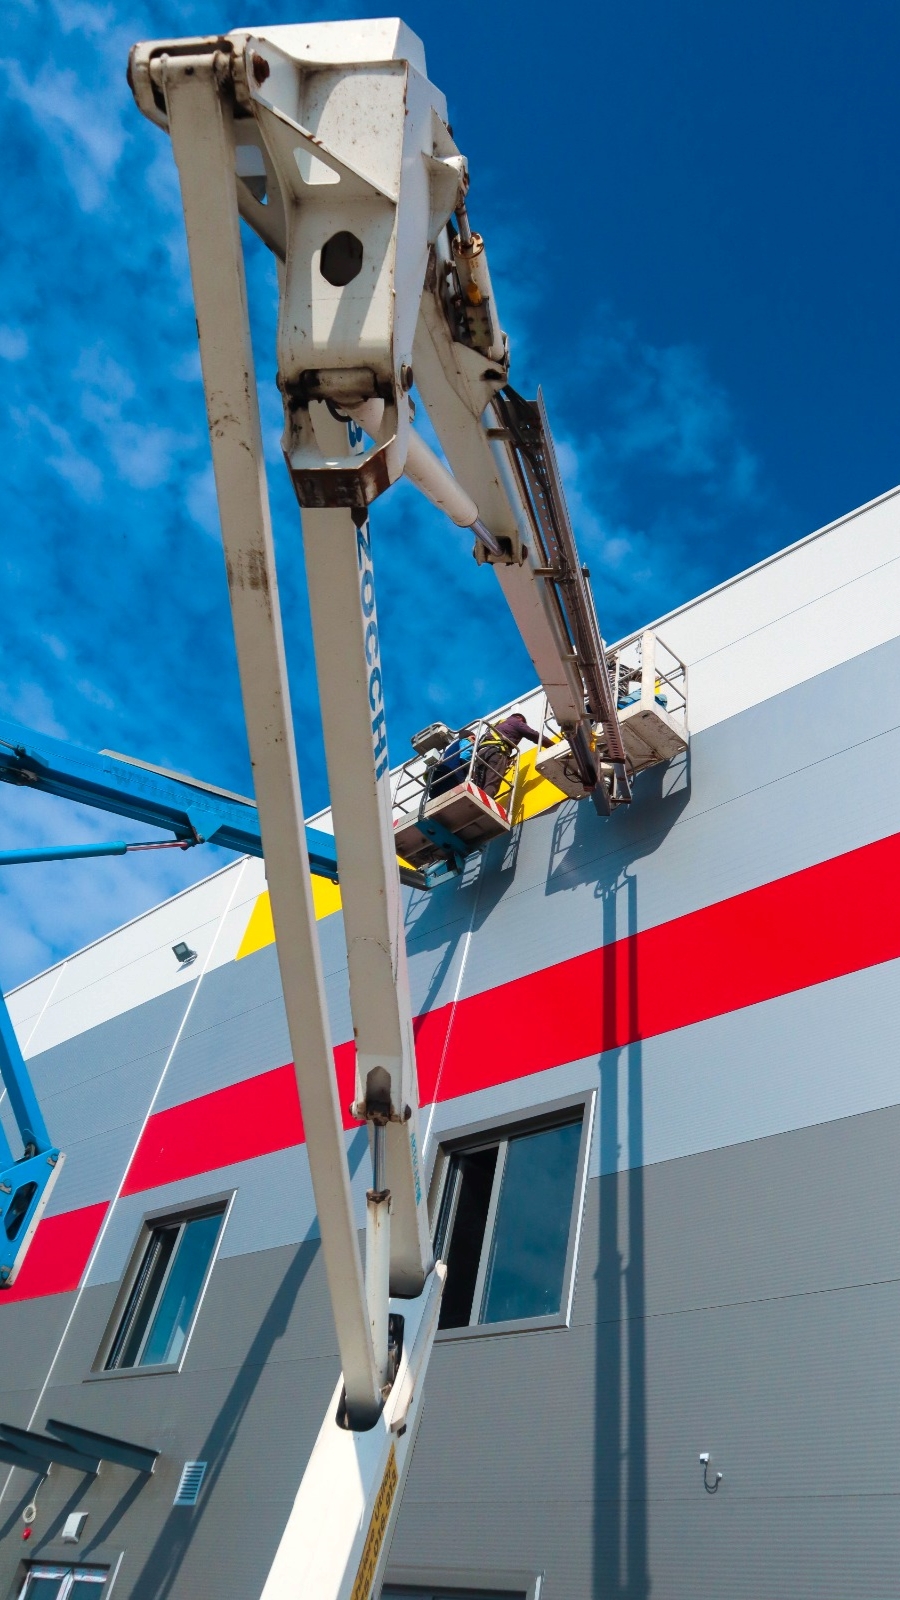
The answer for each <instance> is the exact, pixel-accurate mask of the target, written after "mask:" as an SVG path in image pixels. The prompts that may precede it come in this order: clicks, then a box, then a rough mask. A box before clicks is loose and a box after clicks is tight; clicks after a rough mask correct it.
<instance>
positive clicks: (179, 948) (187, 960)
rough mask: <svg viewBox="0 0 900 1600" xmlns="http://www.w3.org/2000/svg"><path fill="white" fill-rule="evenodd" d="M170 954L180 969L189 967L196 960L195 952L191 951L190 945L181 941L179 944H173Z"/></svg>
mask: <svg viewBox="0 0 900 1600" xmlns="http://www.w3.org/2000/svg"><path fill="white" fill-rule="evenodd" d="M172 954H173V956H175V957H176V958H177V960H178V962H179V963H180V965H181V966H182V967H189V966H190V965H191V964H192V962H194V961H196V959H197V952H196V950H192V949H191V947H190V945H189V944H185V943H184V942H183V941H182V942H181V943H180V944H173V946H172Z"/></svg>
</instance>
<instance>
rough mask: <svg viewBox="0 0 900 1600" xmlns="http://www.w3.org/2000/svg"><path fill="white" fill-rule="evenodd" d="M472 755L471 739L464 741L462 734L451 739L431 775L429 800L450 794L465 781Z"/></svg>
mask: <svg viewBox="0 0 900 1600" xmlns="http://www.w3.org/2000/svg"><path fill="white" fill-rule="evenodd" d="M471 754H472V741H471V739H469V738H466V739H465V741H464V740H463V736H462V735H461V734H458V735H457V737H456V738H455V739H451V741H450V743H449V744H448V745H447V747H446V749H445V750H444V751H443V752H442V754H441V759H440V761H439V762H438V764H437V766H436V767H435V769H434V771H433V772H432V774H431V782H430V784H429V785H428V798H429V800H434V799H436V797H437V796H438V795H439V794H448V793H449V791H450V790H451V789H455V788H456V787H457V785H458V784H460V783H462V782H463V781H464V779H465V776H466V769H467V768H468V765H469V759H470V757H471Z"/></svg>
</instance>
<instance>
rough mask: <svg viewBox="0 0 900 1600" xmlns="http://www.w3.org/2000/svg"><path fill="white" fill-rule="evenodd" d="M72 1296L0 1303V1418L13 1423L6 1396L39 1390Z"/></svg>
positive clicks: (67, 1314)
mask: <svg viewBox="0 0 900 1600" xmlns="http://www.w3.org/2000/svg"><path fill="white" fill-rule="evenodd" d="M73 1300H74V1296H73V1295H70V1294H53V1295H41V1296H40V1298H39V1299H36V1300H13V1301H11V1302H9V1303H8V1304H4V1303H3V1301H2V1300H0V1419H2V1420H3V1421H4V1422H12V1421H13V1420H14V1419H13V1418H12V1417H11V1416H10V1415H9V1414H8V1406H7V1401H6V1397H7V1394H9V1393H15V1392H18V1391H20V1390H29V1391H30V1390H32V1389H38V1388H39V1387H40V1385H41V1384H42V1383H43V1381H44V1378H45V1377H46V1376H47V1372H48V1371H49V1368H50V1362H51V1361H52V1359H53V1354H54V1351H55V1350H56V1347H57V1344H58V1343H59V1340H60V1337H61V1335H62V1332H63V1329H64V1328H65V1326H66V1319H67V1318H68V1316H69V1312H70V1310H71V1307H72V1302H73Z"/></svg>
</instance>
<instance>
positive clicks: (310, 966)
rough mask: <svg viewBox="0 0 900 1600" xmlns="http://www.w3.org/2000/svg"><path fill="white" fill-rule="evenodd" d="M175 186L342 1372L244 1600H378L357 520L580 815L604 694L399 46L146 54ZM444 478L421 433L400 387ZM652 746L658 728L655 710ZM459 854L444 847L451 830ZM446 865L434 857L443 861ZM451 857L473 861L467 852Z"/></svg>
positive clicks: (363, 669) (435, 1302)
mask: <svg viewBox="0 0 900 1600" xmlns="http://www.w3.org/2000/svg"><path fill="white" fill-rule="evenodd" d="M129 81H130V83H131V86H132V89H133V92H134V96H135V99H136V101H137V104H138V106H139V107H140V109H141V111H143V112H144V114H145V115H146V116H147V117H149V118H150V120H151V121H152V122H154V123H156V124H157V125H158V126H159V127H161V128H163V129H165V130H167V131H168V133H169V135H170V137H171V141H172V148H173V154H174V157H175V161H176V164H177V167H178V173H179V178H180V183H181V195H182V202H183V207H184V213H185V223H186V229H187V239H188V249H189V258H190V268H191V277H192V283H193V291H194V301H195V308H196V314H197V327H198V332H199V339H200V353H201V361H202V369H203V381H204V388H205V394H206V404H207V415H208V422H209V433H210V441H211V446H212V456H213V465H214V470H215V478H216V488H217V494H218V501H219V512H220V519H221V525H222V537H223V544H224V552H225V561H226V569H227V575H228V585H229V594H230V602H231V609H232V617H233V622H234V630H235V640H236V646H237V656H238V664H239V670H240V677H241V689H242V696H243V703H244V712H245V717H246V723H247V731H248V739H249V745H250V753H251V760H252V763H253V769H254V781H255V790H256V797H257V805H258V810H259V822H260V828H261V834H262V844H263V848H264V852H265V860H266V866H267V877H268V882H269V888H270V894H271V901H272V912H273V918H274V923H275V930H276V935H277V950H278V959H279V963H280V968H281V977H282V986H283V991H284V998H285V1005H286V1009H287V1017H288V1026H289V1030H290V1035H291V1041H292V1046H293V1051H294V1061H295V1066H296V1073H297V1080H298V1087H299V1093H300V1099H301V1103H302V1108H303V1119H304V1125H305V1129H306V1139H307V1150H308V1156H309V1162H310V1169H311V1175H312V1182H313V1187H314V1191H315V1198H316V1206H317V1210H318V1215H319V1223H320V1229H321V1238H322V1254H323V1258H324V1264H325V1270H326V1275H327V1279H328V1285H329V1291H330V1295H331V1302H332V1307H333V1311H334V1319H335V1327H336V1331H337V1338H338V1346H339V1351H340V1358H341V1364H342V1375H341V1378H340V1380H339V1382H338V1385H337V1389H336V1391H335V1395H334V1399H333V1402H332V1404H331V1405H330V1407H329V1410H328V1413H327V1415H326V1417H325V1420H324V1422H323V1424H322V1428H321V1430H320V1433H319V1437H318V1440H317V1443H316V1446H315V1448H314V1450H313V1453H312V1456H311V1458H310V1461H309V1465H308V1467H307V1470H306V1473H305V1475H304V1478H303V1481H302V1483H301V1485H300V1489H299V1492H298V1495H297V1498H296V1501H295V1504H294V1507H293V1510H292V1512H291V1514H290V1517H289V1519H288V1523H287V1526H286V1529H285V1532H284V1535H283V1537H282V1540H281V1543H280V1545H279V1548H278V1550H277V1553H276V1556H275V1559H274V1563H273V1566H272V1569H271V1571H270V1573H269V1576H268V1579H267V1581H266V1584H265V1588H264V1590H263V1595H264V1600H287V1597H289V1596H290V1597H294V1596H298V1595H301V1594H302V1595H308V1596H310V1597H312V1596H315V1597H316V1600H368V1597H369V1596H371V1595H373V1594H377V1592H378V1590H379V1588H380V1584H381V1579H382V1576H383V1571H384V1565H385V1562H386V1559H387V1551H388V1548H389V1545H390V1531H391V1527H392V1524H393V1519H394V1517H395V1515H396V1511H397V1507H398V1505H399V1501H400V1495H401V1492H402V1484H403V1480H404V1477H405V1473H406V1471H407V1468H408V1464H409V1457H410V1451H411V1445H412V1441H413V1439H414V1436H415V1431H416V1427H417V1424H418V1420H419V1416H420V1413H421V1405H422V1391H423V1381H424V1375H425V1369H426V1366H427V1362H428V1358H429V1354H430V1351H431V1346H432V1342H433V1339H434V1333H435V1329H436V1326H437V1318H438V1310H439V1301H440V1294H441V1289H442V1284H443V1277H444V1271H445V1269H444V1267H443V1265H442V1264H440V1263H437V1264H436V1263H435V1262H434V1260H433V1258H432V1247H431V1236H430V1230H429V1222H428V1215H427V1208H426V1197H425V1182H424V1174H423V1170H422V1158H421V1151H420V1142H419V1108H418V1096H417V1085H416V1070H415V1053H414V1044H413V1032H412V1015H411V1005H410V996H409V986H408V981H407V971H406V950H405V942H404V934H403V922H402V905H401V896H400V877H399V874H398V866H397V858H396V854H395V839H394V832H393V826H392V822H393V816H392V813H393V806H392V795H391V788H390V774H389V764H388V748H387V733H386V728H385V715H384V685H383V677H382V668H381V664H380V654H379V633H378V619H377V611H376V602H375V581H374V572H373V564H372V547H371V540H370V533H369V523H368V507H369V505H370V504H371V502H372V501H373V500H374V499H376V498H377V496H378V495H380V494H381V493H382V492H383V491H384V490H386V489H387V488H388V487H389V486H390V485H391V484H392V483H394V482H396V481H397V480H398V479H399V478H400V476H401V475H402V474H403V473H404V472H405V473H406V475H407V476H408V477H409V478H410V479H411V480H412V481H413V482H414V483H415V484H417V486H418V487H419V488H420V489H421V490H422V491H423V492H424V493H425V494H426V495H427V496H428V498H429V499H430V500H431V501H432V502H433V503H434V504H435V505H438V506H440V507H442V508H443V509H444V510H445V511H446V512H447V514H448V516H449V517H450V518H451V520H452V521H453V522H455V523H456V524H457V525H458V526H459V527H462V528H468V529H470V530H471V532H472V534H473V536H474V540H475V554H476V557H477V559H478V561H479V562H481V563H483V564H486V565H489V566H492V567H493V569H494V572H495V574H496V576H497V579H498V581H499V583H500V587H501V589H502V591H503V593H504V595H505V597H506V600H507V602H508V604H509V606H510V609H511V611H512V613H513V617H514V619H515V621H516V623H517V625H518V627H519V630H520V632H521V634H522V637H523V639H524V641H525V643H526V646H527V648H528V650H529V653H530V655H531V659H532V661H533V663H534V666H535V670H536V672H537V674H538V678H539V680H540V682H541V684H542V685H543V687H544V690H545V692H546V695H547V698H548V701H549V705H550V708H551V710H552V714H553V717H554V718H555V720H556V725H557V728H558V731H559V734H560V736H561V738H562V739H563V740H564V741H565V742H566V744H567V746H568V749H569V751H570V754H571V766H572V768H573V769H574V771H575V772H576V773H577V778H578V781H579V783H580V786H581V793H583V794H585V795H587V794H590V795H591V796H592V797H593V799H594V801H595V803H596V805H597V806H598V809H600V810H601V811H603V812H608V811H609V809H610V808H611V806H613V805H617V804H619V803H624V802H627V801H629V800H630V798H631V781H630V775H629V767H628V759H627V754H626V749H625V745H624V743H623V738H622V732H621V729H620V726H619V720H618V713H617V706H616V693H615V689H614V686H613V684H612V682H611V679H610V674H609V670H608V667H607V661H606V656H605V653H604V648H603V643H602V639H601V636H600V631H599V627H598V625H597V619H596V615H595V611H594V606H593V600H592V597H591V591H590V585H589V580H588V574H587V572H586V570H585V569H584V568H583V567H582V564H581V562H580V560H579V557H578V553H577V550H576V547H575V540H574V536H573V533H572V529H571V525H570V522H569V518H568V513H567V511H566V505H565V499H564V496H563V492H562V487H561V484H560V479H559V474H558V471H557V466H556V460H555V456H554V451H553V445H552V442H551V439H550V434H549V430H548V428H547V423H546V417H545V413H544V408H543V402H542V400H541V397H540V395H539V396H538V399H537V401H536V402H535V403H531V402H528V401H526V400H523V399H522V398H521V396H519V395H518V394H516V393H515V391H514V390H513V389H511V388H510V387H509V383H508V366H509V351H508V341H507V339H506V336H505V334H504V333H503V331H502V328H501V324H500V321H499V317H498V313H497V307H496V303H495V300H494V295H493V290H492V286H491V279H490V273H489V271H488V266H487V257H486V254H485V250H484V243H483V240H482V238H481V236H480V235H479V234H478V233H476V232H474V231H473V229H472V227H471V225H470V222H469V218H468V212H467V205H466V195H467V189H468V170H467V166H466V161H465V158H464V157H463V156H462V155H461V154H460V152H459V150H458V149H457V146H456V144H455V143H454V140H453V137H452V134H451V131H450V128H449V126H448V123H447V110H446V103H445V100H444V97H443V95H442V94H441V93H440V92H439V91H438V90H437V89H436V88H435V87H434V86H433V85H432V84H431V83H430V82H429V81H428V78H427V76H426V73H425V61H424V54H423V50H422V46H421V44H420V42H419V40H418V39H417V38H416V37H415V36H414V35H413V34H412V33H410V31H409V30H408V29H407V28H406V27H405V26H404V24H402V23H401V22H399V21H396V20H380V21H368V22H343V23H316V24H310V25H304V26H279V27H271V28H259V29H256V30H252V31H251V30H244V29H238V30H236V31H234V32H232V33H230V34H228V35H226V36H218V37H213V38H190V39H176V40H168V41H156V42H150V43H144V44H139V45H136V46H135V47H134V49H133V51H132V53H131V59H130V63H129ZM239 217H243V218H244V220H245V221H246V222H247V223H248V224H249V225H250V227H251V228H253V229H254V230H255V232H256V233H257V234H258V235H259V237H260V238H261V239H262V240H263V241H264V243H265V244H266V245H267V246H268V247H269V249H271V250H272V252H273V254H274V256H275V258H276V261H277V264H278V279H279V289H280V298H279V314H278V333H277V351H278V384H279V388H280V390H281V394H282V399H283V404H284V421H285V428H284V436H283V449H284V455H285V460H286V463H287V467H288V472H289V474H290V477H291V481H292V483H293V485H294V489H295V492H296V495H297V499H298V502H299V504H300V507H301V511H302V519H301V520H302V534H303V547H304V554H305V561H306V571H307V580H308V590H309V600H310V612H311V618H312V632H313V643H314V650H315V659H316V668H317V675H318V683H319V695H320V700H321V707H322V721H323V728H324V738H325V755H326V764H327V770H328V779H329V786H330V791H331V800H332V812H333V818H334V831H335V838H336V844H337V862H338V866H339V869H340V880H341V886H342V899H343V909H344V926H345V934H346V942H347V951H348V963H349V985H350V1002H351V1010H352V1017H353V1027H354V1035H355V1039H356V1048H357V1083H356V1100H355V1103H354V1108H353V1109H354V1112H355V1114H356V1115H357V1116H358V1117H359V1118H360V1119H365V1120H366V1121H367V1122H368V1123H369V1124H370V1127H371V1143H372V1150H373V1182H372V1187H371V1189H370V1190H369V1193H368V1199H367V1207H368V1210H367V1235H366V1255H365V1269H363V1263H362V1260H361V1258H360V1251H359V1245H358V1240H357V1234H356V1224H355V1220H354V1215H353V1207H352V1203H351V1197H350V1187H349V1179H348V1170H347V1163H346V1159H345V1151H344V1137H343V1129H342V1125H341V1117H340V1110H339V1107H338V1103H337V1091H336V1085H335V1079H334V1073H333V1063H332V1052H331V1038H330V1034H329V1026H328V1019H327V1012H326V1008H325V1000H324V990H323V982H322V969H321V962H320V955H319V948H318V943H317V937H316V928H315V922H314V918H313V909H312V903H311V897H310V887H309V865H310V863H309V852H308V847H307V840H306V834H305V830H304V823H303V808H302V803H301V796H300V785H299V776H298V770H297V760H296V752H295V744H294V730H293V721H292V716H291V708H290V697H289V691H288V683H287V675H286V671H285V658H284V644H283V634H282V620H281V611H280V605H279V598H278V578H277V572H276V564H275V553H274V547H273V541H272V531H271V521H270V513H269V504H268V493H267V485H266V476H265V467H264V460H263V450H262V442H261V432H260V420H259V409H258V399H257V388H256V378H255V373H254V366H253V357H252V351H251V343H250V331H249V321H248V312H247V293H246V283H245V276H244V266H243V254H242V246H241V236H240V226H239ZM414 382H415V387H416V390H417V392H418V395H419V397H420V399H421V401H422V403H423V404H424V406H425V409H426V411H427V412H428V414H429V417H430V419H431V421H432V423H433V425H434V428H435V431H436V433H437V436H438V438H439V440H440V443H441V446H442V448H443V451H444V452H445V455H446V458H447V461H448V462H449V469H448V467H447V466H445V465H444V463H443V462H442V461H441V460H439V459H438V457H437V456H436V455H435V454H434V453H433V452H432V451H431V450H430V449H429V448H428V447H427V445H426V444H425V443H424V441H423V440H422V438H421V437H420V435H419V434H417V433H416V431H415V429H414V428H413V425H412V416H413V407H412V404H411V397H410V391H411V389H412V388H413V383H414ZM650 716H651V718H652V708H651V709H650ZM447 832H448V834H450V836H451V837H456V836H455V835H453V834H452V830H450V829H447ZM446 849H447V851H448V852H449V854H450V855H451V856H452V855H453V850H452V848H451V847H450V846H449V845H448V846H447V847H446ZM461 853H462V854H463V855H464V854H465V853H466V852H465V850H463V851H462V852H461Z"/></svg>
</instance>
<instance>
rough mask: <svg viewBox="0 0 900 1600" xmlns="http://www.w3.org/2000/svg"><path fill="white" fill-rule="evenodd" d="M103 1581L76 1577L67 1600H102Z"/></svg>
mask: <svg viewBox="0 0 900 1600" xmlns="http://www.w3.org/2000/svg"><path fill="white" fill-rule="evenodd" d="M102 1583H103V1579H100V1580H99V1581H98V1579H97V1578H79V1577H75V1578H74V1579H73V1581H72V1587H71V1589H70V1590H69V1593H68V1594H67V1595H66V1600H100V1597H101V1595H102V1593H103V1590H102V1587H101V1586H102Z"/></svg>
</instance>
